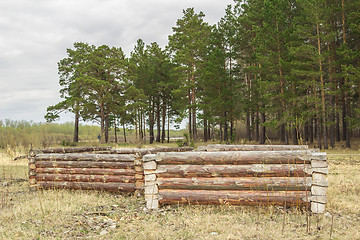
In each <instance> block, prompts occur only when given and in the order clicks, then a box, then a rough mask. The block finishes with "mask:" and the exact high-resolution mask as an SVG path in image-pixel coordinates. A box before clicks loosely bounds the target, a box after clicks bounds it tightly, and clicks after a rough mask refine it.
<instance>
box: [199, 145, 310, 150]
mask: <svg viewBox="0 0 360 240" xmlns="http://www.w3.org/2000/svg"><path fill="white" fill-rule="evenodd" d="M198 150H199V151H208V152H210V151H286V150H309V147H308V146H307V145H224V144H212V145H207V146H200V147H198ZM315 151H316V150H315Z"/></svg>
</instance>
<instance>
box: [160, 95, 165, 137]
mask: <svg viewBox="0 0 360 240" xmlns="http://www.w3.org/2000/svg"><path fill="white" fill-rule="evenodd" d="M162 104H163V105H162V111H161V115H162V131H161V142H162V143H164V141H165V135H166V132H165V126H166V103H165V101H163V102H162Z"/></svg>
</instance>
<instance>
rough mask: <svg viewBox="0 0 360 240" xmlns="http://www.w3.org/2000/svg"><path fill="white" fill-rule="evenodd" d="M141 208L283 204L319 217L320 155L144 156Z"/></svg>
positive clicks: (322, 191)
mask: <svg viewBox="0 0 360 240" xmlns="http://www.w3.org/2000/svg"><path fill="white" fill-rule="evenodd" d="M143 161H144V165H143V166H144V174H145V200H146V202H147V208H149V209H157V208H158V207H159V206H162V205H166V204H234V205H283V206H285V207H290V206H296V207H300V208H302V207H305V208H311V211H312V212H314V213H321V212H323V211H324V209H325V204H326V187H327V182H326V174H327V163H326V154H325V153H319V152H315V151H309V150H285V151H226V152H223V151H215V152H169V153H157V154H151V155H146V156H144V158H143Z"/></svg>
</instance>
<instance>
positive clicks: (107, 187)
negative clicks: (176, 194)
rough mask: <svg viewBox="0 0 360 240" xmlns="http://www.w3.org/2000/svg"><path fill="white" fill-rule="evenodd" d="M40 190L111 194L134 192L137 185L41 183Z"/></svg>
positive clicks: (37, 186)
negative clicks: (94, 191) (91, 191)
mask: <svg viewBox="0 0 360 240" xmlns="http://www.w3.org/2000/svg"><path fill="white" fill-rule="evenodd" d="M35 187H36V188H38V189H74V190H101V191H111V192H133V191H135V189H136V187H135V183H99V182H39V183H36V185H35Z"/></svg>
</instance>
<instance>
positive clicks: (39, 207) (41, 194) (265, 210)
mask: <svg viewBox="0 0 360 240" xmlns="http://www.w3.org/2000/svg"><path fill="white" fill-rule="evenodd" d="M130 146H134V145H130ZM156 146H157V147H160V146H162V145H159V144H157V145H156ZM167 146H170V145H167ZM144 147H148V146H144ZM327 153H328V159H329V169H330V174H329V178H328V180H329V189H328V204H327V208H326V213H325V214H323V215H318V216H317V215H312V216H309V218H310V222H307V217H308V215H307V213H306V212H302V211H300V210H297V209H290V210H289V211H286V212H284V209H282V208H281V207H241V206H240V207H235V206H227V205H222V206H171V207H163V208H161V210H160V211H156V212H149V211H145V210H144V200H143V198H142V197H139V198H137V197H133V196H122V195H117V194H110V193H106V192H94V191H63V190H52V191H37V192H31V191H30V190H29V188H28V183H27V178H28V170H27V160H26V159H22V160H18V161H13V160H12V159H13V155H8V154H6V153H5V152H2V153H1V155H0V183H1V184H0V210H1V214H0V222H1V224H0V238H1V239H330V236H331V238H332V239H360V232H359V231H358V229H360V205H359V204H358V203H359V201H360V186H359V184H358V183H359V182H360V174H359V172H360V151H351V152H347V151H345V150H336V151H335V150H330V151H327ZM19 154H20V153H19Z"/></svg>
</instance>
